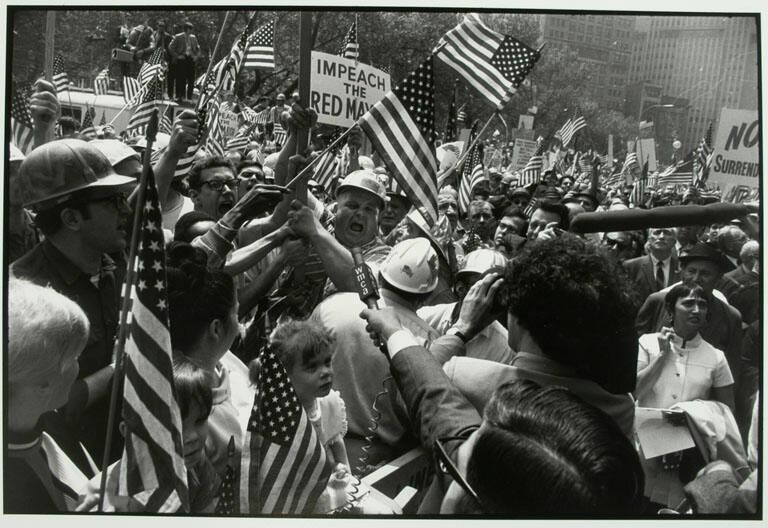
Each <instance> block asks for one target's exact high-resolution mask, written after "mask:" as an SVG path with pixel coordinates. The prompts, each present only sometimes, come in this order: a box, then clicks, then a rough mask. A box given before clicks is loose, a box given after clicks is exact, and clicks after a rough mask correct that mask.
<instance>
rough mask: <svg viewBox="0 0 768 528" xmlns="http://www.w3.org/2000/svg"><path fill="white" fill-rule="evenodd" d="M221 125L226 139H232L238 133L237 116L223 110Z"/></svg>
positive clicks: (220, 113) (220, 119)
mask: <svg viewBox="0 0 768 528" xmlns="http://www.w3.org/2000/svg"><path fill="white" fill-rule="evenodd" d="M219 124H220V125H221V132H222V133H223V134H224V137H226V138H231V137H233V136H234V135H235V134H236V133H237V128H238V126H237V114H236V113H234V112H233V111H231V110H228V109H224V108H222V109H221V111H220V112H219Z"/></svg>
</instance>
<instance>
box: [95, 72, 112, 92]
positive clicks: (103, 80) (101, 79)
mask: <svg viewBox="0 0 768 528" xmlns="http://www.w3.org/2000/svg"><path fill="white" fill-rule="evenodd" d="M108 89H109V66H107V67H106V68H104V69H103V70H101V71H100V72H99V74H98V75H97V76H96V78H95V79H94V80H93V93H94V94H96V95H104V94H106V93H107V90H108Z"/></svg>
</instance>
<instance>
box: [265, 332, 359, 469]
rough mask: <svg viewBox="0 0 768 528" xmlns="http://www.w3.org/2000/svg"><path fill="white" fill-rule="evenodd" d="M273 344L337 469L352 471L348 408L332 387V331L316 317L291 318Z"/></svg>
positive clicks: (273, 340) (271, 339)
mask: <svg viewBox="0 0 768 528" xmlns="http://www.w3.org/2000/svg"><path fill="white" fill-rule="evenodd" d="M270 344H271V346H272V349H273V350H274V352H275V354H276V355H277V356H278V357H279V358H280V361H281V362H282V363H283V366H284V367H285V370H286V371H287V372H288V375H289V376H290V378H291V382H292V383H293V387H294V389H295V390H296V395H297V396H298V398H299V401H300V402H301V404H302V406H303V407H304V410H305V411H306V412H307V417H308V418H309V420H310V422H312V425H314V427H315V430H316V431H317V433H318V436H319V437H320V441H321V442H322V444H323V445H324V446H325V451H326V453H327V454H328V457H329V458H330V459H331V462H332V464H333V471H334V473H336V474H337V476H338V474H339V472H342V471H343V472H344V473H349V459H348V457H347V449H346V447H345V446H344V436H345V435H346V434H347V413H346V408H345V407H344V400H342V399H341V396H340V395H339V393H338V391H335V390H332V389H331V386H332V384H333V370H332V368H331V360H332V359H333V352H334V346H333V338H332V337H331V335H330V333H329V332H328V331H327V330H326V329H325V328H324V327H323V326H322V325H321V324H320V323H318V322H315V321H288V322H285V323H281V324H280V325H279V326H278V327H277V328H275V330H274V331H273V332H272V335H271V336H270Z"/></svg>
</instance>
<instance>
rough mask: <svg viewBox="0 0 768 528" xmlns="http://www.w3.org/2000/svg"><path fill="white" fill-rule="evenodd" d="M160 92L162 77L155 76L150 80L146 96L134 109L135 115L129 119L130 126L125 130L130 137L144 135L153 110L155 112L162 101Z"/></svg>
mask: <svg viewBox="0 0 768 528" xmlns="http://www.w3.org/2000/svg"><path fill="white" fill-rule="evenodd" d="M160 92H161V88H160V79H159V78H158V77H155V78H153V79H151V80H150V81H149V84H148V85H147V88H146V92H145V94H144V97H142V99H141V103H139V105H138V106H137V107H136V109H135V110H134V111H133V115H132V116H131V118H130V119H129V120H128V127H127V128H126V129H125V131H126V134H127V135H128V136H129V137H130V136H136V135H142V134H144V133H145V132H146V130H147V124H148V123H149V119H150V117H152V112H154V110H155V108H156V107H157V105H158V104H159V103H160V100H159V96H160Z"/></svg>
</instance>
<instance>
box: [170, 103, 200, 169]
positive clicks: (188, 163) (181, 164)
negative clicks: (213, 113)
mask: <svg viewBox="0 0 768 528" xmlns="http://www.w3.org/2000/svg"><path fill="white" fill-rule="evenodd" d="M196 114H197V143H195V144H194V145H191V146H189V147H187V150H186V152H184V154H182V156H181V157H180V158H179V161H178V162H177V163H176V168H175V169H174V172H173V177H174V178H183V177H184V176H186V175H187V174H189V169H191V168H192V165H193V164H194V162H195V155H196V154H197V151H198V150H199V149H200V143H201V141H202V139H203V136H204V135H205V133H206V128H207V126H208V125H207V117H208V110H207V109H205V108H203V109H201V110H197V111H196Z"/></svg>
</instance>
